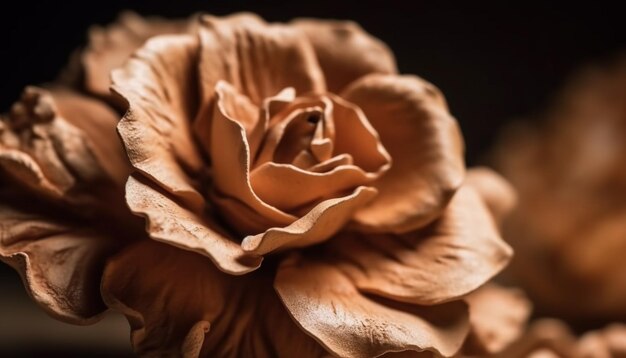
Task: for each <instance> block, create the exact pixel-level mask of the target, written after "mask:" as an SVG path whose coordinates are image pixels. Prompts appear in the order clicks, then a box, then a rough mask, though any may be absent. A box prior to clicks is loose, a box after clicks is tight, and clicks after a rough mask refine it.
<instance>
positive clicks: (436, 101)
mask: <svg viewBox="0 0 626 358" xmlns="http://www.w3.org/2000/svg"><path fill="white" fill-rule="evenodd" d="M341 97H342V98H344V99H346V100H347V101H349V102H352V103H354V104H355V105H357V106H358V107H360V108H361V109H362V110H363V113H365V116H366V117H367V119H368V121H369V122H370V123H371V124H372V126H373V127H374V128H375V129H376V131H377V132H378V135H379V136H380V139H381V142H382V145H383V146H384V147H385V148H386V149H387V151H388V152H389V154H390V155H391V158H392V159H393V165H392V167H391V169H390V170H389V171H388V172H387V173H386V174H385V175H383V176H382V177H381V178H380V179H379V180H378V181H377V182H376V183H375V184H374V186H375V187H376V188H377V189H378V190H379V192H380V193H379V195H378V197H377V198H376V200H374V201H372V202H371V203H370V204H369V205H368V206H366V207H364V208H363V209H361V210H360V211H359V212H357V214H356V215H355V222H356V226H357V227H359V228H360V229H361V230H366V231H368V232H394V233H398V234H400V233H406V232H410V231H413V230H415V229H419V228H421V227H424V226H425V225H427V224H428V223H430V222H432V221H433V220H434V219H436V218H437V217H439V215H440V214H441V212H442V211H443V209H444V208H445V206H446V204H447V203H448V201H449V200H450V198H451V197H452V196H453V195H454V193H455V191H456V190H457V189H458V188H459V187H460V185H461V183H462V182H463V179H464V175H465V165H464V162H463V139H462V137H461V133H460V131H459V127H458V124H457V122H456V120H455V119H454V118H453V117H452V116H451V115H450V113H449V112H448V108H447V106H446V104H445V100H444V99H443V96H442V95H441V93H440V92H439V91H438V90H437V89H436V88H435V87H434V86H433V85H431V84H430V83H428V82H426V81H424V80H422V79H420V78H418V77H414V76H395V75H379V74H372V75H368V76H365V77H363V78H361V79H359V80H358V81H356V82H354V83H352V84H351V85H350V86H349V87H348V88H347V89H345V90H344V92H343V94H342V95H341Z"/></svg>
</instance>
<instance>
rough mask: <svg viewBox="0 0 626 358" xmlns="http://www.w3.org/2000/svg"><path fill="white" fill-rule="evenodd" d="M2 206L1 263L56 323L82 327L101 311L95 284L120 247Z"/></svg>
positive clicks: (88, 230)
mask: <svg viewBox="0 0 626 358" xmlns="http://www.w3.org/2000/svg"><path fill="white" fill-rule="evenodd" d="M1 200H2V202H1V203H0V260H2V261H4V262H5V263H7V264H9V265H10V266H12V267H13V268H14V269H15V270H16V271H17V272H18V273H19V274H20V276H21V277H22V280H23V281H24V286H25V287H26V289H27V291H28V293H29V294H30V296H31V297H32V298H33V299H34V300H35V301H36V302H37V303H38V304H39V305H40V306H41V307H42V308H43V309H44V310H45V311H46V312H47V313H49V314H50V315H52V316H54V317H55V318H57V319H60V320H63V321H66V322H70V323H76V324H86V323H91V322H94V321H95V320H97V319H98V315H99V314H100V313H102V312H103V311H104V310H105V307H104V304H103V303H102V300H101V298H100V290H99V283H100V277H101V274H102V267H103V265H104V260H105V259H106V258H107V256H108V255H109V254H111V253H112V251H114V249H115V248H116V247H117V246H118V245H119V243H120V242H121V238H116V237H107V236H106V235H104V234H102V233H99V232H97V231H96V230H93V229H91V228H88V227H85V226H81V225H79V224H68V223H65V222H62V221H60V220H56V219H51V218H48V217H44V216H41V215H39V214H35V213H31V212H30V211H27V210H23V209H20V208H16V207H15V206H14V205H12V204H9V203H8V202H7V200H6V198H5V197H3V198H2V199H1Z"/></svg>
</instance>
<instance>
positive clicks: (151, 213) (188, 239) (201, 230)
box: [126, 176, 262, 275]
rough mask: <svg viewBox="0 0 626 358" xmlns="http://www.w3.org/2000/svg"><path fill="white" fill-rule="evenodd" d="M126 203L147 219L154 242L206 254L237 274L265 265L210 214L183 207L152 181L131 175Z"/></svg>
mask: <svg viewBox="0 0 626 358" xmlns="http://www.w3.org/2000/svg"><path fill="white" fill-rule="evenodd" d="M126 201H127V202H128V206H129V207H130V209H131V210H132V211H133V213H135V214H137V215H141V216H143V217H145V219H146V231H147V232H148V234H149V235H150V237H151V238H152V239H154V240H157V241H160V242H165V243H168V244H170V245H173V246H175V247H178V248H181V249H184V250H189V251H194V252H197V253H199V254H201V255H204V256H206V257H208V258H210V259H211V260H212V261H213V263H215V265H217V267H218V268H219V269H220V270H222V271H224V272H227V273H229V274H233V275H241V274H244V273H247V272H250V271H253V270H255V269H257V268H258V267H259V266H260V265H261V261H262V258H261V257H258V256H254V255H250V254H247V253H245V252H244V251H243V250H242V249H241V246H240V245H239V243H236V242H234V241H233V240H232V239H231V238H230V237H228V234H227V233H226V232H225V231H224V230H223V229H222V228H220V227H219V225H218V224H217V223H215V222H212V221H211V220H210V219H209V217H208V215H202V214H197V213H195V212H192V211H190V210H188V209H185V208H183V207H182V206H180V205H179V204H178V203H177V202H175V201H174V200H173V199H172V198H170V197H169V195H168V193H167V192H163V190H159V189H158V188H156V187H155V186H154V185H153V184H151V183H150V182H149V180H145V179H143V180H142V179H140V178H139V177H138V176H131V177H130V178H129V179H128V183H127V185H126Z"/></svg>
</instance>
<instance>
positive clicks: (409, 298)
mask: <svg viewBox="0 0 626 358" xmlns="http://www.w3.org/2000/svg"><path fill="white" fill-rule="evenodd" d="M328 245H329V250H330V254H331V255H333V256H336V257H337V260H336V262H337V265H338V267H340V268H341V269H342V270H343V271H344V272H345V274H346V275H347V276H348V277H350V278H351V279H352V280H353V281H354V285H355V286H356V287H358V288H359V289H360V290H362V291H365V292H368V293H373V294H377V295H381V296H384V297H388V298H390V299H395V300H398V301H403V302H409V303H414V304H422V305H432V304H438V303H442V302H447V301H451V300H454V299H458V298H460V297H462V296H464V295H466V294H467V293H469V292H471V291H473V290H475V289H477V288H478V287H480V286H482V285H483V284H484V283H485V282H487V281H488V280H489V279H490V278H492V277H493V276H494V275H496V274H497V273H498V272H500V270H502V269H503V268H504V267H505V266H506V264H507V263H508V262H509V260H510V258H511V256H512V251H511V248H510V247H509V246H508V245H507V244H506V243H505V242H504V241H502V239H501V238H500V235H499V233H498V231H497V229H496V227H495V224H494V221H493V218H492V217H491V215H490V214H489V211H488V210H487V208H486V207H485V205H484V204H483V202H482V201H481V199H480V197H479V196H478V194H477V193H476V192H475V191H474V190H473V189H472V188H470V187H467V186H465V187H463V188H461V189H460V190H459V191H458V192H457V194H456V195H455V196H454V198H453V199H452V201H451V202H450V204H449V205H448V207H447V208H446V210H445V211H444V212H443V214H442V216H441V218H440V219H439V220H437V221H435V222H434V223H433V224H431V225H430V226H429V227H427V228H425V229H423V230H422V231H417V232H413V233H408V234H404V235H364V234H358V233H355V234H347V235H345V236H342V237H339V238H335V239H334V240H332V241H330V242H329V244H328Z"/></svg>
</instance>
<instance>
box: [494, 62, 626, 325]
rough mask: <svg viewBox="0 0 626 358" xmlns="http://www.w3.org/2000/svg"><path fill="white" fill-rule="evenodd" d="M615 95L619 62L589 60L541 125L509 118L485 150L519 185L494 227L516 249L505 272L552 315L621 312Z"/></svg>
mask: <svg viewBox="0 0 626 358" xmlns="http://www.w3.org/2000/svg"><path fill="white" fill-rule="evenodd" d="M624 98H626V63H625V62H623V60H622V61H616V62H615V63H614V64H613V65H611V66H605V67H601V66H595V67H593V68H589V69H587V70H586V71H585V72H584V73H581V74H580V75H579V76H578V77H577V78H575V79H574V81H572V83H570V84H569V85H567V86H566V88H565V89H564V90H563V92H562V94H561V95H560V97H559V100H558V101H557V102H556V104H555V105H554V106H553V108H551V110H550V111H549V112H548V113H546V115H545V116H544V118H543V119H544V120H545V122H544V123H543V124H541V125H538V126H536V127H531V126H530V125H525V126H522V125H517V127H516V129H517V130H515V131H511V132H510V134H509V135H505V136H503V138H502V140H501V144H500V146H499V147H497V148H496V149H495V150H494V153H496V154H495V155H496V156H497V158H496V160H497V164H498V167H499V168H500V169H501V170H502V172H503V174H504V175H505V176H506V177H507V178H509V179H510V180H511V182H512V183H513V185H514V186H515V187H516V189H517V190H518V191H519V193H520V205H519V207H518V209H517V210H516V211H515V212H514V213H513V214H512V215H511V217H510V218H509V219H508V220H507V221H506V225H505V227H504V230H506V234H507V235H506V236H507V238H509V239H510V240H511V243H512V245H513V246H514V247H515V249H516V252H517V255H516V259H515V260H513V264H512V265H511V266H512V267H511V270H510V271H511V272H510V273H511V275H513V277H514V278H515V279H517V280H518V282H520V284H521V285H523V286H524V288H525V289H526V290H528V292H529V293H530V294H531V295H532V296H533V297H534V298H535V300H536V302H537V305H538V306H539V307H540V308H541V309H542V310H543V311H545V312H550V313H551V314H552V315H561V316H565V317H567V318H569V319H576V320H578V321H591V322H596V321H597V320H605V321H607V322H609V321H613V320H616V319H618V318H620V317H621V318H626V307H625V306H624V304H623V302H624V301H625V300H626V264H624V261H623V259H622V252H624V249H626V240H625V239H624V238H625V237H626V224H625V222H626V221H625V220H626V205H625V204H624V199H623V198H624V197H625V196H626V171H625V170H624V168H625V167H624V165H623V158H624V154H625V153H626V146H625V145H624V143H626V142H625V141H624V139H626V111H625V108H624V106H623V103H624ZM521 128H526V130H524V131H523V130H520V129H521ZM572 297H576V299H572ZM593 324H594V325H595V323H593Z"/></svg>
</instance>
